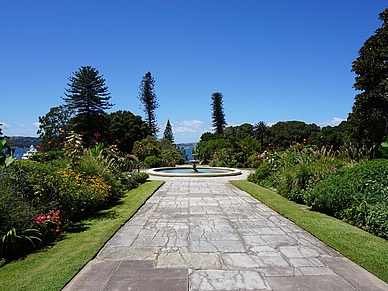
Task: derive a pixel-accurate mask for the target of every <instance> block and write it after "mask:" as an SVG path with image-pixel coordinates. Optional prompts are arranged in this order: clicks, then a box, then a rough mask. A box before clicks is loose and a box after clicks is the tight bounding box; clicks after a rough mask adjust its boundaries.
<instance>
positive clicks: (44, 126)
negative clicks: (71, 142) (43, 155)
mask: <svg viewBox="0 0 388 291" xmlns="http://www.w3.org/2000/svg"><path fill="white" fill-rule="evenodd" d="M73 116H74V110H72V109H70V108H68V107H66V106H63V105H60V106H58V107H52V108H51V109H50V111H49V112H48V113H47V114H46V115H45V116H39V130H38V131H37V134H39V138H40V139H41V141H42V150H50V149H58V148H60V147H61V146H62V144H63V142H64V133H65V132H67V131H68V128H69V126H70V124H69V122H70V120H71V118H72V117H73Z"/></svg>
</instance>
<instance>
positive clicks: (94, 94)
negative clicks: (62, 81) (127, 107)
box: [62, 66, 113, 146]
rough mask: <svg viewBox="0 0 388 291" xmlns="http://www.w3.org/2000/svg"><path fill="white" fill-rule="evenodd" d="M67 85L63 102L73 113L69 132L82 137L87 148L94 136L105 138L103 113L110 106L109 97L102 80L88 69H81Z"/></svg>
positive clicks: (83, 67)
mask: <svg viewBox="0 0 388 291" xmlns="http://www.w3.org/2000/svg"><path fill="white" fill-rule="evenodd" d="M69 81H70V82H69V83H68V84H67V86H68V88H67V89H66V92H65V96H66V97H63V98H62V99H63V100H64V101H65V102H66V108H68V109H70V110H74V111H75V117H74V118H73V120H72V128H71V130H73V131H75V132H78V133H80V134H82V136H83V142H84V144H85V145H86V146H89V145H90V143H91V142H92V141H93V140H94V138H95V137H96V134H97V135H102V138H105V137H106V131H107V120H106V116H105V110H108V109H110V108H111V107H112V106H113V104H111V103H109V100H110V99H111V96H110V93H109V92H108V87H107V86H106V85H105V79H104V78H103V76H102V75H99V72H98V70H96V69H95V68H92V67H90V66H81V68H79V70H78V71H77V72H74V73H73V76H71V77H70V78H69Z"/></svg>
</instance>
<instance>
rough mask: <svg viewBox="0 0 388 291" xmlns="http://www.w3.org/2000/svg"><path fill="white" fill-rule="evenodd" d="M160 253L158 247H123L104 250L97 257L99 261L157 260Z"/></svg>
mask: <svg viewBox="0 0 388 291" xmlns="http://www.w3.org/2000/svg"><path fill="white" fill-rule="evenodd" d="M158 252H159V248H156V247H140V246H139V247H123V246H112V247H109V248H104V249H103V251H102V252H100V253H99V254H98V255H97V258H98V259H99V260H155V259H156V256H157V254H158Z"/></svg>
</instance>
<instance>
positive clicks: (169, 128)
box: [163, 120, 174, 143]
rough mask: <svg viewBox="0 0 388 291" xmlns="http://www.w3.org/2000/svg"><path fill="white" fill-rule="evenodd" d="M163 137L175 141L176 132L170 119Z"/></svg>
mask: <svg viewBox="0 0 388 291" xmlns="http://www.w3.org/2000/svg"><path fill="white" fill-rule="evenodd" d="M163 137H164V138H165V139H167V140H169V141H170V142H172V143H174V134H173V133H172V126H171V123H170V120H167V124H166V128H165V130H164V133H163Z"/></svg>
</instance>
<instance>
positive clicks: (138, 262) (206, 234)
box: [64, 177, 388, 291]
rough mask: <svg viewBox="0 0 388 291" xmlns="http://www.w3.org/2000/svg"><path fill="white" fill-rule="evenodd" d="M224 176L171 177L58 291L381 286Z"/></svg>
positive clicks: (375, 290)
mask: <svg viewBox="0 0 388 291" xmlns="http://www.w3.org/2000/svg"><path fill="white" fill-rule="evenodd" d="M230 179H236V178H235V177H227V178H206V179H201V178H172V179H164V177H163V180H166V183H165V184H164V185H163V186H162V187H161V188H160V189H159V190H158V191H156V193H155V194H154V195H153V196H152V197H151V198H150V199H148V201H147V202H146V203H145V205H144V206H143V207H142V208H141V209H140V210H139V211H138V213H137V214H136V215H134V217H132V218H131V219H130V220H129V221H128V222H127V223H126V224H125V225H124V226H123V227H122V228H121V229H120V230H119V231H118V232H117V233H116V235H115V236H114V237H112V239H111V240H110V241H109V242H107V244H106V245H105V246H104V247H103V248H102V250H101V251H100V252H99V254H98V255H97V256H96V258H95V259H94V260H92V261H91V262H89V263H88V264H87V265H86V266H85V268H83V269H82V270H81V271H80V272H79V273H78V275H77V276H76V277H75V278H74V279H73V280H72V281H71V282H70V283H69V284H68V285H67V286H66V287H65V289H64V290H65V291H73V290H76V291H81V290H82V291H85V290H91V291H106V290H109V291H111V290H126V291H128V290H131V291H134V290H147V291H150V290H152V291H155V290H156V291H158V290H159V291H183V290H185V291H187V290H190V291H199V290H201V291H206V290H216V291H217V290H220V291H221V290H222V291H226V290H230V291H232V290H233V291H237V290H240V291H242V290H244V291H247V290H250V291H259V290H268V291H279V290H281V291H289V290H292V291H294V290H295V291H303V290H314V291H315V290H318V291H319V290H322V291H336V290H341V291H364V290H365V291H366V290H367V291H382V290H386V291H388V285H387V284H386V283H384V282H382V281H381V280H379V279H377V278H376V277H375V276H373V275H371V274H370V273H368V272H366V271H365V270H364V269H362V268H360V267H359V266H357V265H355V264H354V263H352V262H350V261H349V260H347V259H345V258H344V257H342V256H341V255H340V254H339V253H338V252H336V251H334V250H333V249H331V248H330V247H328V246H326V245H324V244H323V243H322V242H320V241H319V240H317V239H316V238H315V237H314V236H312V235H310V234H309V233H307V232H305V231H304V230H302V229H301V228H299V227H297V226H296V225H295V224H294V223H292V222H290V221H289V220H287V219H285V218H284V217H281V216H280V215H279V214H277V213H276V212H275V211H273V210H272V209H269V208H268V207H266V206H265V205H264V204H262V203H261V202H259V201H258V200H256V199H254V198H252V197H251V196H250V195H248V194H247V193H245V192H243V191H241V190H239V189H237V188H235V187H233V186H232V185H231V184H229V183H228V182H227V181H228V180H230Z"/></svg>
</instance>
